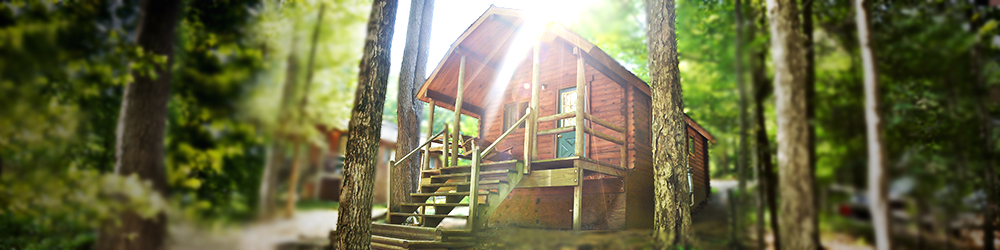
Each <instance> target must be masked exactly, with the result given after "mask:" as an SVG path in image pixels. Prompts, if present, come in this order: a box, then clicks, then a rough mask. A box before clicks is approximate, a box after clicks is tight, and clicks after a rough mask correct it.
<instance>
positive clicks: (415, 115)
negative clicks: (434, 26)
mask: <svg viewBox="0 0 1000 250" xmlns="http://www.w3.org/2000/svg"><path fill="white" fill-rule="evenodd" d="M423 10H424V1H423V0H412V1H410V16H409V22H408V24H407V26H406V45H405V47H404V48H403V62H402V63H401V64H400V65H401V66H400V69H399V91H398V92H397V96H396V100H398V102H397V105H396V120H397V121H398V122H399V126H398V127H399V129H398V130H397V133H396V157H397V159H396V161H395V162H396V164H397V165H396V166H390V167H391V168H392V170H391V171H390V173H391V174H390V181H389V193H390V194H389V197H390V198H389V211H392V212H399V211H400V204H403V203H406V202H410V193H411V192H415V191H416V185H414V184H419V183H420V182H419V181H417V182H414V181H413V178H412V177H413V174H414V173H413V170H414V169H417V170H419V169H420V159H419V157H410V158H407V159H405V160H400V159H398V157H403V156H404V155H406V154H407V153H409V152H410V151H411V150H414V149H416V148H417V146H419V145H420V113H422V112H421V111H423V105H421V104H420V101H418V100H417V96H416V95H415V94H416V92H417V84H416V82H415V81H416V79H415V78H416V76H415V75H414V74H415V73H416V64H417V48H418V44H419V43H420V22H421V21H423V19H422V18H421V15H422V14H423ZM428 136H430V135H428Z"/></svg>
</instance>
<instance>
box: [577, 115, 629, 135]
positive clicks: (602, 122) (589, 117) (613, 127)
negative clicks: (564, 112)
mask: <svg viewBox="0 0 1000 250" xmlns="http://www.w3.org/2000/svg"><path fill="white" fill-rule="evenodd" d="M584 116H585V117H586V118H587V120H590V121H592V122H594V123H597V124H599V125H601V126H604V127H606V128H610V129H611V130H614V131H615V132H624V131H625V129H622V128H621V127H619V126H617V125H614V124H612V123H610V122H607V121H605V120H602V119H600V118H597V117H596V116H594V115H592V114H590V113H585V114H584Z"/></svg>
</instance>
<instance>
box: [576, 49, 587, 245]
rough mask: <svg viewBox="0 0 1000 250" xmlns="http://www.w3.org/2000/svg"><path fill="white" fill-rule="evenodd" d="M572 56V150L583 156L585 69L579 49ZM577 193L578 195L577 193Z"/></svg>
mask: <svg viewBox="0 0 1000 250" xmlns="http://www.w3.org/2000/svg"><path fill="white" fill-rule="evenodd" d="M573 54H576V55H577V60H576V62H577V63H576V90H575V91H576V105H574V106H575V107H574V108H576V110H575V113H576V115H575V116H574V117H573V118H574V122H573V123H574V125H575V126H574V127H575V128H574V130H575V132H576V133H575V134H576V135H574V138H576V139H575V140H577V141H576V142H575V143H573V147H574V149H573V155H576V156H583V154H584V148H583V147H584V146H585V144H586V143H583V142H584V140H585V138H584V135H583V125H584V124H585V123H584V121H583V120H584V118H586V116H587V115H588V114H587V113H584V112H583V108H584V107H586V106H587V100H586V99H584V98H585V97H586V95H585V94H584V91H585V90H586V89H585V88H586V87H585V86H584V83H585V82H584V77H585V73H584V68H585V66H584V64H583V57H579V56H580V48H573ZM577 189H579V188H577ZM578 191H579V190H578ZM577 193H579V192H577ZM579 200H580V199H579V195H577V198H576V199H575V201H577V202H579ZM577 210H579V209H577ZM573 213H574V216H573V219H574V221H575V222H576V223H573V227H574V229H576V230H579V227H578V226H579V225H580V223H579V219H580V212H579V211H576V210H574V211H573Z"/></svg>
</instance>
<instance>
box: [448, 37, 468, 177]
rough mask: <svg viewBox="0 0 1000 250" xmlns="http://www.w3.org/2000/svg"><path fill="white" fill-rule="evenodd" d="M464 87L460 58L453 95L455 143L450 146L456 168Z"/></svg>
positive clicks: (463, 67) (463, 57)
mask: <svg viewBox="0 0 1000 250" xmlns="http://www.w3.org/2000/svg"><path fill="white" fill-rule="evenodd" d="M464 85H465V56H462V61H461V62H460V63H459V65H458V89H457V90H456V93H455V104H454V105H455V131H452V134H451V135H452V138H455V143H453V144H451V155H452V157H451V165H452V166H458V141H460V140H461V138H462V136H461V130H462V129H461V128H462V92H465V90H464Z"/></svg>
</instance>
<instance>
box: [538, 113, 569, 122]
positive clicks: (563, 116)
mask: <svg viewBox="0 0 1000 250" xmlns="http://www.w3.org/2000/svg"><path fill="white" fill-rule="evenodd" d="M572 117H576V113H559V114H554V115H550V116H546V117H539V118H538V122H540V123H541V122H551V121H557V120H562V119H566V118H572Z"/></svg>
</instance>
